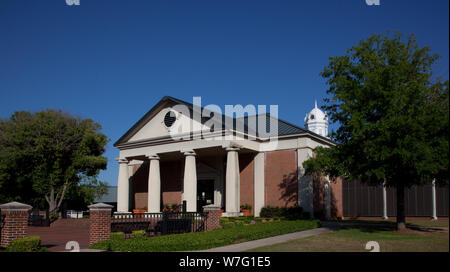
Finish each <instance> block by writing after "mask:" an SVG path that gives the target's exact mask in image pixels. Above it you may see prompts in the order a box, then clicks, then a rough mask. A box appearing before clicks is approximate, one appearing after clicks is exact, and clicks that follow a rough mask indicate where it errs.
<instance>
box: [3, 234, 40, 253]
mask: <svg viewBox="0 0 450 272" xmlns="http://www.w3.org/2000/svg"><path fill="white" fill-rule="evenodd" d="M5 251H7V252H45V251H48V249H47V248H46V247H41V238H40V237H39V236H26V237H23V238H17V239H15V240H13V241H11V244H10V245H9V246H7V247H6V249H5Z"/></svg>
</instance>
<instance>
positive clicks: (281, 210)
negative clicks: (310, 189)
mask: <svg viewBox="0 0 450 272" xmlns="http://www.w3.org/2000/svg"><path fill="white" fill-rule="evenodd" d="M260 216H261V217H263V218H284V219H287V220H298V219H309V217H310V214H309V213H308V212H303V209H302V207H298V206H294V207H271V206H266V207H263V208H262V209H261V212H260Z"/></svg>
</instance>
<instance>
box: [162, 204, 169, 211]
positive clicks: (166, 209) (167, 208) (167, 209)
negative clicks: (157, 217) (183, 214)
mask: <svg viewBox="0 0 450 272" xmlns="http://www.w3.org/2000/svg"><path fill="white" fill-rule="evenodd" d="M170 211H171V208H170V206H169V205H167V204H164V205H163V212H170Z"/></svg>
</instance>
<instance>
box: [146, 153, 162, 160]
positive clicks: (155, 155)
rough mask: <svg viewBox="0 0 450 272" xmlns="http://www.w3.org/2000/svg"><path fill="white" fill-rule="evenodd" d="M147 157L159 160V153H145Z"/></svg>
mask: <svg viewBox="0 0 450 272" xmlns="http://www.w3.org/2000/svg"><path fill="white" fill-rule="evenodd" d="M145 157H146V158H147V159H149V160H159V156H158V155H157V154H149V155H145Z"/></svg>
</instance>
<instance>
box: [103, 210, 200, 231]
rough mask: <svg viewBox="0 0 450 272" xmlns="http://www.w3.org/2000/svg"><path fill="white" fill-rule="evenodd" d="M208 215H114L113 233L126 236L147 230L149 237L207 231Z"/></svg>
mask: <svg viewBox="0 0 450 272" xmlns="http://www.w3.org/2000/svg"><path fill="white" fill-rule="evenodd" d="M206 216H207V214H206V213H200V212H162V213H114V214H113V216H112V218H111V232H124V233H126V234H129V233H131V232H132V231H135V230H145V231H146V232H147V235H166V234H175V233H185V232H199V231H204V230H205V224H206Z"/></svg>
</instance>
